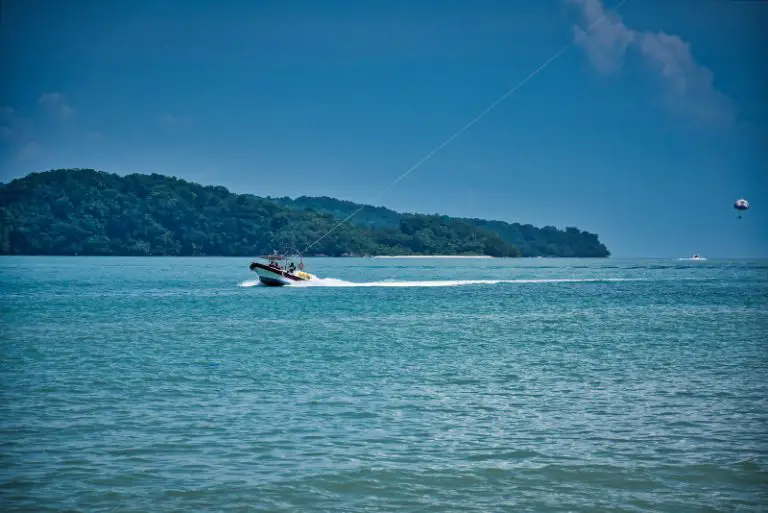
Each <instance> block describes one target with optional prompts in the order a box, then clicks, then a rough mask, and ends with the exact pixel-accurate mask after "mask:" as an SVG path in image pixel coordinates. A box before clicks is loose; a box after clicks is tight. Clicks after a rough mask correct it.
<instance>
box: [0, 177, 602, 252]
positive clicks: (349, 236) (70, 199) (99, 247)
mask: <svg viewBox="0 0 768 513" xmlns="http://www.w3.org/2000/svg"><path fill="white" fill-rule="evenodd" d="M358 207H359V205H356V204H354V203H349V202H342V201H339V200H334V199H332V198H304V197H302V198H298V199H297V200H289V199H287V198H282V199H270V198H260V197H257V196H253V195H250V194H233V193H231V192H229V191H228V190H227V189H226V188H224V187H221V186H202V185H199V184H195V183H191V182H187V181H185V180H181V179H177V178H173V177H167V176H162V175H157V174H152V175H142V174H133V175H128V176H122V177H121V176H119V175H116V174H110V173H106V172H102V171H94V170H90V169H59V170H54V171H47V172H43V173H32V174H30V175H27V176H26V177H24V178H20V179H17V180H13V181H12V182H10V183H8V184H0V254H6V255H7V254H16V255H19V254H21V255H32V254H38V255H75V254H79V255H224V256H252V255H258V254H264V253H268V252H271V251H272V250H273V249H278V250H283V249H284V248H286V247H289V248H296V249H299V250H302V249H304V248H305V247H306V246H307V245H309V244H310V243H311V242H313V241H315V240H317V239H318V238H319V237H321V236H322V235H323V234H324V233H326V232H327V231H328V230H330V229H331V228H333V227H334V226H335V225H336V224H337V223H338V219H339V217H340V216H342V215H343V216H346V215H348V214H349V213H351V212H352V211H353V210H354V209H356V208H358ZM518 248H520V249H518ZM521 249H522V250H523V252H522V254H524V255H525V254H526V253H527V254H531V255H538V254H540V255H552V256H607V255H608V251H607V250H606V249H605V247H604V246H603V245H602V244H600V243H599V242H598V240H597V236H595V235H593V234H589V233H586V232H580V231H579V230H577V229H575V228H568V229H567V230H565V231H560V230H557V229H554V228H551V227H547V228H544V229H541V230H539V229H537V228H535V227H533V226H530V225H523V226H521V225H517V224H511V225H510V224H507V223H502V222H499V221H484V220H477V219H457V218H451V217H447V216H439V215H418V214H399V213H397V212H393V211H391V210H388V209H385V208H380V207H379V208H375V207H366V208H365V209H363V210H362V211H361V212H360V214H359V217H358V216H355V217H354V218H353V219H352V220H350V222H349V223H347V224H344V225H342V226H340V227H339V228H338V229H336V230H335V231H333V232H332V233H331V234H330V235H328V236H326V237H325V238H323V239H322V240H321V241H320V242H319V243H317V244H316V245H315V246H313V247H312V248H311V249H310V251H308V252H307V255H318V254H324V255H329V256H340V255H344V254H359V255H363V254H370V255H393V254H398V255H410V254H423V255H436V254H445V255H447V254H483V255H491V256H520V254H521V251H520V250H521Z"/></svg>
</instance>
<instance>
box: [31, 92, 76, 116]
mask: <svg viewBox="0 0 768 513" xmlns="http://www.w3.org/2000/svg"><path fill="white" fill-rule="evenodd" d="M37 104H38V105H39V106H40V107H41V108H43V109H44V110H45V111H46V112H47V113H49V114H52V115H53V116H55V117H57V118H59V119H61V120H64V119H68V118H71V117H72V116H74V115H75V109H73V108H72V107H71V106H70V105H69V102H68V101H67V97H66V95H64V94H62V93H43V94H42V95H40V97H39V98H38V99H37Z"/></svg>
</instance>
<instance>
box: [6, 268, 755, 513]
mask: <svg viewBox="0 0 768 513" xmlns="http://www.w3.org/2000/svg"><path fill="white" fill-rule="evenodd" d="M249 263H250V261H249V260H248V259H230V258H197V259H196V258H186V259H185V258H44V257H40V258H11V257H7V258H2V259H0V286H1V287H2V295H1V296H0V311H1V313H2V328H3V329H2V334H0V337H1V338H0V348H1V354H2V362H1V365H2V368H1V372H0V393H1V394H2V395H1V397H2V401H1V402H0V443H1V444H2V451H1V453H0V458H1V459H0V509H2V510H3V511H54V510H55V511H121V512H122V511H137V512H138V511H153V512H165V511H286V512H288V511H329V512H330V511H333V512H339V511H349V512H357V511H360V512H362V511H371V512H373V511H403V512H409V511H419V512H448V511H457V512H458V511H461V512H475V511H477V512H481V511H482V512H488V511H515V512H519V511H531V512H549V511H558V512H559V511H585V512H586V511H589V512H592V511H627V512H630V511H632V512H640V511H648V512H675V513H681V512H697V511H724V512H725V511H727V512H733V511H766V510H768V372H767V371H768V352H767V351H766V349H767V347H768V337H766V328H768V262H765V261H762V262H760V261H714V260H710V261H706V262H703V261H701V262H689V261H677V260H673V259H672V260H618V259H609V260H548V259H535V260H527V259H526V260H496V259H494V260H389V259H311V260H308V263H309V269H308V270H309V271H310V272H313V273H315V274H317V275H319V276H321V277H325V278H329V279H326V280H323V281H321V282H319V283H318V285H317V286H311V287H291V288H269V287H261V286H253V285H254V284H253V282H249V280H253V279H254V278H255V276H254V275H253V273H250V272H249V271H248V264H249ZM483 280H488V281H483ZM495 280H503V281H500V282H496V281H495ZM427 281H429V282H432V283H423V282H427ZM434 281H438V282H439V283H437V285H438V286H426V285H435V283H434ZM468 281H469V282H468ZM478 281H479V282H478ZM420 282H421V283H420Z"/></svg>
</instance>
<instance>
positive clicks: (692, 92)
mask: <svg viewBox="0 0 768 513" xmlns="http://www.w3.org/2000/svg"><path fill="white" fill-rule="evenodd" d="M639 48H640V52H641V53H642V55H643V56H644V57H645V59H646V62H647V63H648V64H649V65H650V66H651V68H652V69H654V70H655V71H656V73H658V76H659V78H660V79H661V82H662V83H663V84H664V86H665V91H666V95H667V101H668V103H669V104H670V105H671V106H673V107H674V108H676V109H678V110H680V111H682V112H685V113H687V114H689V115H692V116H694V117H697V118H699V119H702V120H704V121H712V122H717V123H724V124H727V123H730V122H732V121H733V120H734V119H735V117H736V108H735V106H734V104H733V102H732V101H731V99H730V98H728V97H727V96H726V95H725V94H723V93H722V92H720V91H719V90H718V89H717V88H716V87H715V85H714V74H713V73H712V71H710V70H709V69H707V68H705V67H704V66H701V65H700V64H698V63H697V62H696V61H695V60H694V58H693V55H692V54H691V47H690V45H689V44H688V43H686V42H685V41H683V40H682V39H680V37H678V36H674V35H669V34H665V33H664V32H658V33H655V34H652V33H648V32H646V33H643V34H642V37H641V38H640V39H639Z"/></svg>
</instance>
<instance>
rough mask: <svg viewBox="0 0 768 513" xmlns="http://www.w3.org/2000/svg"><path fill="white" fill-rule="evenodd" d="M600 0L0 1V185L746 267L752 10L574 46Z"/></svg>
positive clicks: (618, 26)
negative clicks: (122, 186)
mask: <svg viewBox="0 0 768 513" xmlns="http://www.w3.org/2000/svg"><path fill="white" fill-rule="evenodd" d="M615 4H616V2H606V3H605V5H604V4H603V2H601V1H598V0H537V1H535V2H534V1H528V2H508V1H503V0H494V1H490V0H472V1H470V0H466V1H454V0H420V1H413V2H405V1H403V2H397V1H391V2H359V1H351V0H350V1H345V2H342V1H330V0H329V1H324V2H315V1H309V0H307V1H242V2H237V1H221V2H214V1H213V0H210V1H203V0H187V1H181V0H179V1H170V0H165V1H162V0H158V1H148V0H132V1H130V2H128V1H122V0H121V1H114V2H92V1H87V0H62V1H59V2H54V1H52V0H49V1H43V0H4V10H3V20H2V25H0V45H2V46H1V49H2V54H0V55H1V56H2V58H1V60H0V76H2V77H3V78H2V80H0V181H3V182H7V181H9V180H10V179H12V178H15V177H19V176H23V175H25V174H27V173H29V172H32V171H40V170H46V169H51V168H59V167H92V168H97V169H103V170H106V171H111V172H116V173H119V174H126V173H131V172H141V173H151V172H158V173H163V174H169V175H175V176H179V177H183V178H186V179H189V180H194V181H198V182H201V183H205V184H222V185H225V186H227V187H228V188H230V189H231V190H232V191H235V192H250V193H254V194H258V195H262V196H266V195H271V196H292V197H295V196H300V195H328V196H333V197H337V198H342V199H349V200H353V201H358V202H374V203H376V204H381V205H385V206H388V207H390V208H394V209H396V210H401V211H414V212H425V213H432V212H440V213H446V214H450V215H458V216H470V217H483V218H493V219H502V220H506V221H511V222H514V221H518V222H522V223H531V224H534V225H538V226H541V225H546V224H550V225H554V226H558V227H561V228H562V227H565V226H578V227H579V228H581V229H586V230H589V231H593V232H596V233H598V234H599V235H600V237H601V240H603V241H604V242H605V243H606V244H607V245H608V246H609V248H610V249H611V250H612V251H613V253H614V255H616V256H687V255H690V254H692V253H695V252H697V253H700V254H703V255H705V256H712V257H716V256H768V236H766V233H768V230H766V229H765V227H766V223H768V208H766V204H767V203H768V153H767V151H768V150H766V148H768V105H767V104H768V102H767V101H766V91H768V76H767V71H766V67H765V65H764V63H765V62H768V44H766V36H765V35H764V34H761V33H760V27H766V26H768V2H760V1H726V0H678V1H675V2H670V1H668V0H642V1H640V0H629V1H627V2H626V3H625V4H623V5H622V6H621V8H620V9H619V11H618V13H617V14H609V16H608V17H607V18H606V19H605V20H604V21H603V22H602V23H600V24H598V25H597V26H595V27H594V28H593V29H592V30H590V31H586V32H585V31H584V30H585V28H587V27H588V26H589V25H590V24H591V23H592V22H594V21H595V20H597V19H599V18H600V17H601V16H603V14H604V13H605V12H606V11H605V10H608V12H609V13H610V9H611V8H612V7H613V6H614V5H615ZM569 42H572V43H573V45H572V46H571V47H570V48H569V49H568V51H566V52H565V53H563V54H562V55H561V56H560V57H559V58H558V59H556V60H555V61H553V62H552V63H551V64H550V65H548V66H547V67H546V68H545V69H544V70H542V71H541V73H539V74H538V75H537V76H535V77H534V78H533V79H531V80H530V81H529V82H528V83H526V84H525V85H524V86H522V87H521V88H520V89H519V90H517V91H516V92H515V93H514V94H512V95H510V96H509V97H508V98H507V99H506V100H505V101H504V102H503V103H501V104H500V105H499V106H498V107H497V108H496V109H494V110H493V111H492V112H491V113H490V114H488V115H487V116H486V117H485V118H483V119H482V120H481V121H480V122H478V123H477V124H475V125H474V126H472V127H471V128H470V129H469V130H467V131H466V132H465V133H464V134H462V135H461V136H460V137H458V138H457V139H455V140H454V141H452V142H451V144H449V145H448V146H446V147H445V148H444V149H443V150H441V151H440V152H438V153H437V154H436V155H435V156H434V157H432V158H431V159H430V160H428V161H427V162H425V163H424V164H423V165H422V166H421V167H419V168H418V169H417V170H415V171H414V172H413V173H411V174H410V175H409V176H408V177H406V178H405V179H403V180H402V181H401V182H399V183H398V184H397V185H396V186H395V187H393V188H392V189H390V190H388V191H387V192H386V193H384V194H380V192H381V190H382V189H383V188H384V187H385V186H386V185H387V184H389V183H390V182H391V181H392V180H393V179H394V178H396V177H397V176H398V175H400V174H402V173H403V172H404V171H405V170H406V169H408V168H409V167H411V166H412V165H413V164H414V163H415V162H417V161H418V160H419V159H420V158H422V157H423V156H424V155H425V154H427V153H428V152H429V151H430V150H431V149H432V148H433V147H435V146H436V145H438V144H440V143H441V142H442V141H444V140H445V139H446V138H447V137H449V136H450V135H451V134H452V133H454V132H455V131H456V130H458V129H459V128H461V127H462V126H463V125H464V124H465V123H467V122H468V121H469V120H470V119H472V118H473V117H474V116H475V115H476V114H478V113H479V112H480V111H482V110H483V109H484V108H486V107H487V106H488V105H489V104H490V103H491V102H493V101H494V100H496V99H497V98H498V97H499V96H500V95H502V94H503V93H504V92H505V91H507V90H508V89H509V88H511V87H512V86H514V85H515V84H516V83H518V82H519V81H521V80H522V79H523V78H525V77H526V76H527V75H528V74H530V73H531V72H532V71H533V70H535V69H536V68H538V67H539V66H541V65H542V64H543V63H544V62H545V61H546V60H547V59H549V58H550V57H551V56H552V55H553V54H555V53H556V52H557V51H558V50H559V49H560V48H562V47H563V45H566V44H568V43H569ZM761 63H763V64H762V65H761ZM742 196H743V197H746V198H747V199H748V200H749V201H750V203H751V205H752V209H751V210H750V211H749V212H748V214H747V215H746V216H745V218H744V219H742V220H741V221H737V219H736V215H735V212H734V211H733V209H732V205H733V202H734V200H736V199H738V198H739V197H742Z"/></svg>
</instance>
